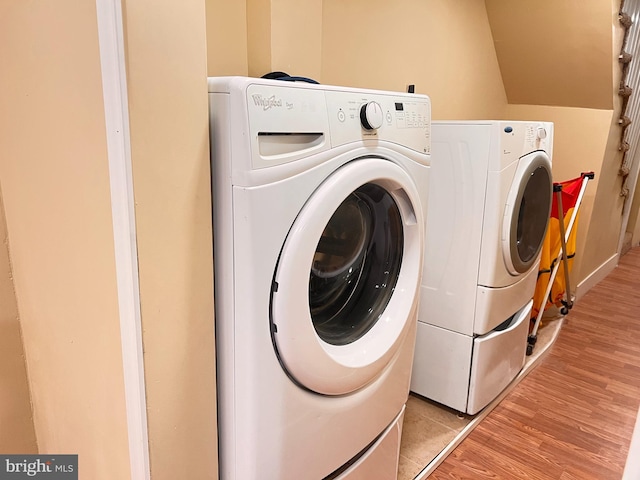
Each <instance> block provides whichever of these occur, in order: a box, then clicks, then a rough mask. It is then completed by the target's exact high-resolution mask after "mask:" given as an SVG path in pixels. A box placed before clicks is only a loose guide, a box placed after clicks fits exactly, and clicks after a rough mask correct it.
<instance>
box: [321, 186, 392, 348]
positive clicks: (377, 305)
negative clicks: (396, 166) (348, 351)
mask: <svg viewBox="0 0 640 480" xmlns="http://www.w3.org/2000/svg"><path fill="white" fill-rule="evenodd" d="M402 249H403V231H402V216H401V214H400V210H399V209H398V205H397V204H396V202H395V200H394V199H393V197H392V196H391V194H390V193H389V192H387V191H386V190H385V189H384V188H382V187H381V186H380V185H377V184H375V183H366V184H364V185H362V186H360V187H358V188H357V189H356V190H355V191H354V192H353V193H351V194H349V196H348V197H347V198H346V199H345V200H344V201H343V202H342V203H341V204H340V206H339V207H338V208H337V210H336V211H335V213H334V214H333V216H332V217H331V218H330V219H329V222H328V223H327V225H326V226H325V228H324V230H323V232H322V236H321V237H320V241H319V242H318V245H317V247H316V251H315V254H314V256H313V263H312V265H311V274H310V276H309V306H310V309H311V320H312V322H313V326H314V328H315V330H316V332H317V334H318V336H319V337H320V338H321V339H322V340H323V341H325V342H327V343H330V344H332V345H347V344H349V343H352V342H354V341H356V340H358V339H359V338H361V337H362V336H363V335H364V334H366V333H367V332H368V331H369V330H370V329H371V327H373V325H374V324H375V322H376V321H377V320H378V319H379V318H380V316H381V314H382V312H383V311H384V310H385V308H386V307H387V304H388V303H389V300H390V299H391V295H393V290H394V288H395V286H396V283H397V281H398V275H399V274H400V265H401V263H402Z"/></svg>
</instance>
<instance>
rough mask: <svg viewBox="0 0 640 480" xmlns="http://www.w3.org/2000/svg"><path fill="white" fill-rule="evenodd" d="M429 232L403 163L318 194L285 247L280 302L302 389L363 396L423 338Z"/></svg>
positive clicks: (364, 164) (363, 170)
mask: <svg viewBox="0 0 640 480" xmlns="http://www.w3.org/2000/svg"><path fill="white" fill-rule="evenodd" d="M423 231H424V225H423V219H422V210H421V207H420V201H419V195H418V192H417V189H416V187H415V185H414V183H413V181H412V180H411V178H410V177H409V175H408V174H407V173H406V171H405V170H403V169H402V168H401V167H400V166H399V165H397V164H396V163H394V162H392V161H390V160H385V159H381V158H360V159H357V160H353V161H351V162H349V163H347V164H346V165H344V166H342V167H341V168H339V169H338V170H336V171H335V172H334V173H333V174H332V175H330V176H329V177H328V178H327V179H325V181H324V182H323V183H322V184H321V185H320V186H319V187H318V188H317V189H316V191H315V192H314V194H313V195H312V196H311V198H309V200H308V201H307V203H306V204H305V205H304V207H303V208H302V210H301V211H300V213H299V214H298V217H297V218H296V220H295V222H294V224H293V225H292V227H291V230H290V232H289V234H288V236H287V239H286V241H285V243H284V245H283V247H282V251H281V253H280V258H279V260H278V265H277V267H276V271H275V275H274V282H273V287H272V292H271V324H272V325H271V331H272V337H273V341H274V346H275V349H276V352H277V354H278V356H279V359H280V363H281V364H282V366H283V367H284V368H285V370H286V371H287V373H288V375H289V376H290V377H291V378H292V379H293V380H294V381H295V382H296V383H297V384H299V385H300V386H303V387H304V388H306V389H308V390H311V391H314V392H318V393H322V394H327V395H340V394H345V393H349V392H352V391H355V390H357V389H359V388H361V387H362V386H364V385H365V384H367V383H368V382H370V381H371V380H372V379H373V378H375V377H376V376H377V375H379V374H380V372H382V371H383V370H384V368H385V367H386V365H387V364H388V362H389V361H390V360H391V358H393V356H394V354H395V352H396V351H397V350H398V348H399V347H400V345H401V344H402V343H403V341H404V338H405V337H406V335H407V332H408V331H409V330H410V329H411V328H412V327H413V328H415V311H416V308H415V305H416V298H417V297H416V295H417V291H418V286H419V280H420V272H421V263H422V248H423V242H424V239H423V235H424V233H423Z"/></svg>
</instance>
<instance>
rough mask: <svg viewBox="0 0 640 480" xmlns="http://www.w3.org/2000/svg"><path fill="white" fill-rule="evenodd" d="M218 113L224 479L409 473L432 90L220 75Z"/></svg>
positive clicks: (215, 88) (215, 155)
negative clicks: (407, 439)
mask: <svg viewBox="0 0 640 480" xmlns="http://www.w3.org/2000/svg"><path fill="white" fill-rule="evenodd" d="M209 112H210V125H211V128H210V138H211V164H212V173H213V182H212V188H213V207H214V247H215V249H214V250H215V311H216V319H215V324H216V342H217V375H218V377H217V380H218V412H219V413H218V419H219V442H220V443H219V461H220V476H221V478H222V479H223V480H232V479H233V480H252V479H256V480H257V479H260V480H269V479H272V480H300V479H311V480H315V479H318V480H320V479H334V478H335V479H349V480H356V479H371V478H385V479H393V478H396V471H397V464H398V454H399V446H400V435H401V429H402V419H403V414H404V407H405V402H406V400H407V396H408V393H409V382H410V374H411V366H412V358H413V352H414V345H415V332H416V324H417V321H416V320H417V309H418V300H417V298H418V292H419V286H420V280H421V275H422V258H423V252H424V232H425V220H424V215H425V211H426V195H425V194H424V192H427V191H428V175H429V169H430V166H429V160H430V112H431V109H430V102H429V98H428V97H426V96H423V95H412V94H404V93H390V92H381V91H366V90H356V89H350V88H341V87H333V86H320V85H310V84H303V83H289V82H281V81H276V80H264V79H255V78H245V77H227V78H210V79H209Z"/></svg>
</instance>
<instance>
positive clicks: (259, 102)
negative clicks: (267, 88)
mask: <svg viewBox="0 0 640 480" xmlns="http://www.w3.org/2000/svg"><path fill="white" fill-rule="evenodd" d="M252 97H253V103H254V104H255V105H256V106H257V107H262V110H270V109H271V108H277V107H282V105H283V103H282V99H281V98H277V97H276V96H275V95H271V96H270V97H263V96H262V95H261V94H259V93H255V94H253V95H252Z"/></svg>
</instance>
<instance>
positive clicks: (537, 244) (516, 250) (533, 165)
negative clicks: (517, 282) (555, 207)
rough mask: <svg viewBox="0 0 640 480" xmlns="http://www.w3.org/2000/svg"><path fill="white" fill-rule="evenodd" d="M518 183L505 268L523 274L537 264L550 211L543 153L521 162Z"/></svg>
mask: <svg viewBox="0 0 640 480" xmlns="http://www.w3.org/2000/svg"><path fill="white" fill-rule="evenodd" d="M518 172H520V175H518V173H516V182H519V186H518V189H517V191H516V195H515V201H514V202H513V203H510V204H511V205H513V207H512V212H511V221H510V223H509V226H508V228H509V232H508V237H509V249H508V250H509V255H508V259H507V260H508V261H507V263H508V267H510V268H509V269H510V270H511V273H512V274H518V273H525V272H527V271H528V270H529V269H530V268H531V266H532V265H533V264H534V263H535V262H536V261H537V259H538V253H540V250H541V249H542V243H543V241H544V237H545V234H546V232H547V227H548V225H549V214H550V212H551V198H552V197H551V195H552V188H553V184H552V180H551V165H550V161H549V159H548V157H547V156H546V154H543V153H542V152H536V153H535V154H530V155H529V156H527V157H523V158H521V159H520V165H519V167H518Z"/></svg>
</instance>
